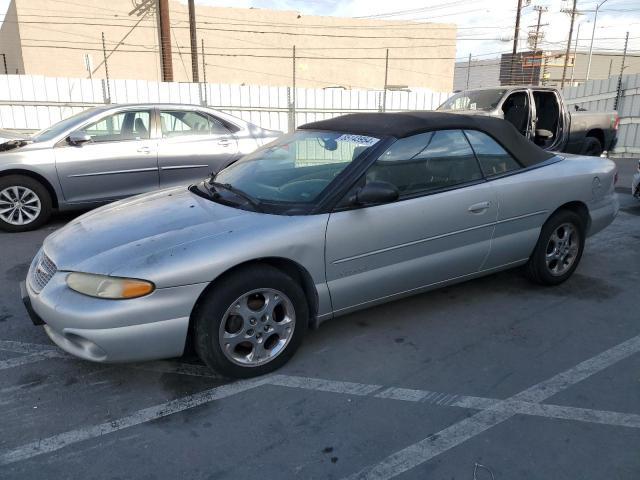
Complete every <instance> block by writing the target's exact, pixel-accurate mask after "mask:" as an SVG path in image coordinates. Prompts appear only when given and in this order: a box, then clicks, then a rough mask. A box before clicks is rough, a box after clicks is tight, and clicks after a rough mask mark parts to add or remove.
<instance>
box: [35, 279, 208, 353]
mask: <svg viewBox="0 0 640 480" xmlns="http://www.w3.org/2000/svg"><path fill="white" fill-rule="evenodd" d="M65 277H66V273H65V272H58V273H56V274H55V275H54V276H53V277H52V278H51V280H50V281H49V283H48V284H47V285H46V286H45V287H44V288H43V289H42V291H41V292H40V293H39V294H36V293H35V292H34V291H33V289H32V288H31V287H30V286H29V282H27V283H26V285H25V287H24V288H25V293H26V296H27V301H26V303H25V306H27V304H30V306H31V311H29V307H27V310H28V311H29V315H30V316H31V318H32V319H34V318H36V319H40V321H42V322H43V323H44V329H45V331H46V333H47V335H49V338H51V340H52V341H53V342H54V343H55V344H56V345H58V346H59V347H60V348H62V349H63V350H65V351H66V352H68V353H70V354H72V355H75V356H77V357H80V358H83V359H86V360H91V361H95V362H106V363H111V362H137V361H144V360H156V359H161V358H171V357H177V356H180V355H182V353H183V351H184V346H185V341H186V338H187V331H188V327H189V316H190V315H191V310H192V309H193V306H194V305H195V303H196V300H197V299H198V297H199V296H200V294H201V293H202V291H203V290H204V288H205V287H206V284H195V285H186V286H182V287H172V288H162V289H158V290H156V291H154V292H153V293H151V294H150V295H147V296H145V297H140V298H136V299H130V300H105V299H100V298H93V297H89V296H86V295H82V294H80V293H77V292H74V291H73V290H71V289H70V288H68V287H67V285H66V281H65ZM34 323H36V322H35V321H34Z"/></svg>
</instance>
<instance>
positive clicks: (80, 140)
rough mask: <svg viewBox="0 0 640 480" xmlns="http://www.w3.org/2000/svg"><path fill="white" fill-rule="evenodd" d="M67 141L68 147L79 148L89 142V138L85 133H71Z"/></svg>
mask: <svg viewBox="0 0 640 480" xmlns="http://www.w3.org/2000/svg"><path fill="white" fill-rule="evenodd" d="M67 141H68V142H69V144H70V145H75V146H77V147H81V146H82V145H84V144H85V143H88V142H90V141H91V136H90V135H89V134H88V133H86V132H73V133H72V134H71V135H69V137H68V138H67Z"/></svg>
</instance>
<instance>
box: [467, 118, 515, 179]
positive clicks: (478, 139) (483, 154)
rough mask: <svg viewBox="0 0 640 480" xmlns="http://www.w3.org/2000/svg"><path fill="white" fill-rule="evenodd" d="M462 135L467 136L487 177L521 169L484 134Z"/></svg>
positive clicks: (503, 150)
mask: <svg viewBox="0 0 640 480" xmlns="http://www.w3.org/2000/svg"><path fill="white" fill-rule="evenodd" d="M464 133H465V134H466V135H467V138H468V139H469V143H471V147H472V148H473V151H474V152H475V153H476V156H477V157H478V161H479V162H480V166H481V167H482V171H483V173H484V174H485V175H486V176H487V177H490V176H492V175H500V174H501V173H506V172H511V171H513V170H517V169H519V168H521V167H520V164H518V162H517V161H516V160H515V159H514V158H513V157H512V156H511V155H510V154H509V153H508V152H507V151H506V150H505V149H504V148H502V146H500V144H499V143H498V142H496V141H495V140H494V139H493V138H491V137H490V136H489V135H487V134H486V133H483V132H478V131H477V130H465V131H464Z"/></svg>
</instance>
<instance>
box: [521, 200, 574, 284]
mask: <svg viewBox="0 0 640 480" xmlns="http://www.w3.org/2000/svg"><path fill="white" fill-rule="evenodd" d="M585 230H586V227H585V224H584V221H583V220H582V218H581V217H580V215H578V214H577V213H575V212H573V211H571V210H559V211H558V212H556V213H554V214H553V215H552V216H551V218H549V220H547V221H546V223H545V224H544V225H543V226H542V231H541V232H540V237H539V238H538V243H537V244H536V248H535V249H534V250H533V253H532V254H531V257H530V258H529V261H528V262H527V264H526V265H525V274H526V275H527V277H529V280H531V281H532V282H535V283H538V284H540V285H559V284H561V283H562V282H564V281H565V280H567V279H568V278H569V277H570V276H571V275H572V274H573V272H574V271H575V269H576V268H577V267H578V263H580V258H582V251H583V250H584V240H585V235H586V232H585Z"/></svg>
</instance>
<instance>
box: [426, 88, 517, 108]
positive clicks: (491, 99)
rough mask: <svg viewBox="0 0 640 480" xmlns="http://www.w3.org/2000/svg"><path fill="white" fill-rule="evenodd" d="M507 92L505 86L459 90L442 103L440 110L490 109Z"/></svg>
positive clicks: (494, 106) (495, 105)
mask: <svg viewBox="0 0 640 480" xmlns="http://www.w3.org/2000/svg"><path fill="white" fill-rule="evenodd" d="M505 92H506V90H505V89H503V88H495V89H489V90H468V91H466V92H459V93H456V94H455V95H454V96H453V97H451V98H450V99H449V100H447V101H446V102H444V103H443V104H442V105H440V106H439V107H438V110H483V111H490V110H493V109H494V108H496V107H497V106H498V103H500V99H501V98H502V97H503V95H504V94H505Z"/></svg>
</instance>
